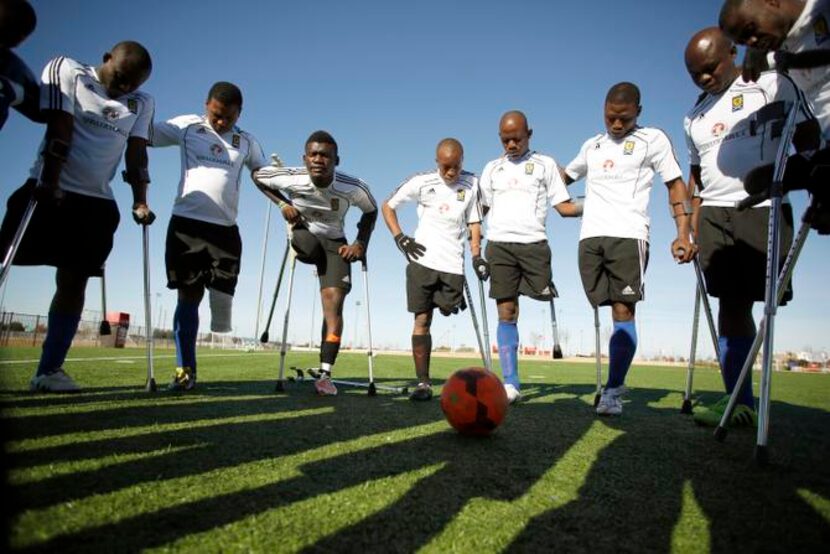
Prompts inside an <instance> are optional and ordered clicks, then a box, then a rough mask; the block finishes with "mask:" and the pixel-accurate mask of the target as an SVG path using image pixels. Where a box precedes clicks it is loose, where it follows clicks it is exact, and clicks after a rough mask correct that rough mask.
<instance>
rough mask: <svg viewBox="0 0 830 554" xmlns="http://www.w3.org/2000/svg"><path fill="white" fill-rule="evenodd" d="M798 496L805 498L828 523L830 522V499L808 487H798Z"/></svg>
mask: <svg viewBox="0 0 830 554" xmlns="http://www.w3.org/2000/svg"><path fill="white" fill-rule="evenodd" d="M798 496H800V497H801V498H803V499H804V501H805V502H807V504H809V505H810V506H811V507H812V508H813V509H814V510H815V511H816V512H818V514H819V515H820V516H821V517H823V518H824V520H825V521H826V522H827V523H830V499H827V498H824V497H823V496H821V495H820V494H818V493H816V492H813V491H809V490H807V489H798Z"/></svg>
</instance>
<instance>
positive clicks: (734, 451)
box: [0, 349, 830, 553]
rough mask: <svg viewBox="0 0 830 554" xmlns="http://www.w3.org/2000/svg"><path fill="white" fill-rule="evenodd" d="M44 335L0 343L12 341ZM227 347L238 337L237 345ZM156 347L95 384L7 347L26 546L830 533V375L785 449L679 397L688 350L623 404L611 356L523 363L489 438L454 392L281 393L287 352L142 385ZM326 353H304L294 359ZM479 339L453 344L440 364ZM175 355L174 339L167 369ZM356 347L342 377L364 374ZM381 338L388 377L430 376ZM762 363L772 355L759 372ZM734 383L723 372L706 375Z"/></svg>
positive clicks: (222, 548) (705, 544)
mask: <svg viewBox="0 0 830 554" xmlns="http://www.w3.org/2000/svg"><path fill="white" fill-rule="evenodd" d="M38 353H39V352H38V350H37V349H5V350H0V361H5V362H9V361H12V360H28V359H35V358H37V356H38ZM219 354H223V355H221V356H219ZM141 355H142V352H141V351H139V350H127V351H116V350H92V349H90V350H85V349H76V350H74V351H72V352H71V353H70V356H72V357H75V358H101V357H102V356H103V357H110V356H126V357H134V358H135V359H122V360H106V359H98V360H88V359H87V360H83V361H77V362H69V363H67V364H66V368H67V371H69V372H70V373H71V375H72V376H73V377H74V378H75V379H76V380H77V381H78V382H79V383H80V384H82V385H83V386H84V387H85V392H83V393H82V394H78V395H64V396H44V395H32V394H30V393H28V392H26V388H27V383H28V379H29V378H30V376H31V372H32V370H33V367H34V365H35V364H33V363H31V362H26V361H19V362H15V363H2V364H0V376H2V377H0V406H2V422H3V428H4V433H5V436H6V444H5V446H6V462H7V464H8V465H9V467H10V469H9V475H8V487H7V489H8V493H9V494H7V495H6V498H5V499H4V500H3V502H4V504H6V505H7V506H9V505H10V506H13V510H14V512H15V514H14V516H13V518H12V521H11V529H10V533H9V541H10V543H11V546H12V548H13V549H16V550H19V551H24V552H27V551H55V552H57V551H59V552H69V551H136V550H149V551H198V552H238V551H256V552H294V551H348V552H361V551H363V552H365V551H372V552H374V551H378V552H413V551H420V550H422V551H426V552H495V551H516V552H540V551H554V550H555V551H559V552H579V551H586V552H587V551H592V552H596V551H599V552H616V551H631V552H667V551H676V552H705V551H714V552H730V553H731V552H756V551H788V552H803V551H815V552H821V551H826V549H827V547H828V544H830V463H828V461H830V415H828V407H830V376H826V375H804V374H787V373H780V374H779V373H777V374H775V376H774V380H773V398H774V402H773V411H772V426H771V439H770V454H771V464H770V465H769V466H768V467H767V468H764V469H760V468H757V467H756V466H755V464H754V463H753V459H752V452H753V445H754V442H755V434H754V431H750V430H737V429H736V430H732V431H731V432H730V434H729V436H728V439H727V441H726V443H724V444H720V443H717V442H715V441H714V440H713V439H712V436H711V432H710V430H706V429H701V428H697V427H695V425H694V424H693V423H692V421H691V418H690V417H689V416H684V415H681V414H680V413H679V410H678V408H679V406H680V404H681V392H680V391H681V389H682V387H683V383H684V373H685V370H683V369H681V368H658V367H638V366H635V367H634V368H633V369H632V371H631V373H630V374H629V380H628V381H629V383H628V384H629V386H630V388H631V393H630V394H629V395H628V397H627V401H626V404H625V411H624V413H623V416H622V417H621V418H616V419H600V418H597V417H596V416H595V415H594V414H593V410H592V408H591V402H592V399H593V393H594V385H593V366H592V365H591V364H568V363H559V362H557V363H552V362H522V364H521V372H522V375H523V378H524V383H525V385H524V392H525V395H526V398H527V402H525V403H523V404H521V405H519V406H517V407H515V408H513V409H511V410H510V412H509V413H508V416H507V419H506V420H505V422H504V424H503V425H502V426H501V427H500V428H499V429H498V430H497V431H496V433H495V434H494V435H493V436H491V437H489V438H486V439H470V438H465V437H462V436H460V435H458V434H457V433H455V432H454V431H453V430H452V429H451V428H450V427H449V425H448V424H447V423H446V422H445V420H444V417H443V414H442V413H441V409H440V406H439V403H438V401H437V399H435V400H433V401H432V402H429V403H424V404H420V403H417V404H416V403H413V402H410V401H408V400H407V399H406V398H404V397H399V396H392V395H388V394H379V395H378V396H376V397H373V398H372V397H367V395H366V394H365V391H362V390H344V389H342V388H341V394H340V395H339V396H337V397H334V398H319V397H317V396H315V395H314V393H313V390H312V387H311V386H310V385H309V384H294V385H292V386H289V387H288V390H287V392H286V393H285V394H280V395H277V394H274V392H273V386H274V377H275V373H276V369H275V368H276V367H277V356H276V354H274V353H270V354H257V353H250V354H246V353H233V352H224V353H223V352H218V351H215V352H211V351H204V352H201V353H200V355H201V358H200V366H199V385H198V388H197V389H196V390H195V391H192V392H191V393H188V394H170V393H166V392H158V393H156V394H154V395H153V394H148V393H146V392H144V391H143V390H142V388H141V385H142V384H143V380H144V371H145V366H144V362H143V360H142V359H141ZM314 361H315V356H312V355H310V354H290V355H289V365H294V364H296V365H309V364H313V363H314ZM466 365H478V364H476V363H475V360H453V359H441V358H436V359H434V360H433V375H434V376H435V377H436V378H437V381H438V382H439V383H440V381H441V380H442V379H444V378H445V377H446V376H447V375H448V374H449V373H450V372H452V371H453V370H454V369H457V368H460V367H464V366H466ZM172 366H173V361H172V359H171V358H159V360H158V363H157V367H158V375H157V377H158V380H159V382H160V384H162V383H166V382H167V380H168V378H169V375H170V374H171V372H172ZM365 366H366V360H365V356H360V355H354V354H352V355H350V354H344V355H342V356H341V358H340V360H339V361H338V365H337V367H336V373H337V375H336V376H337V377H340V378H353V379H365ZM411 372H412V370H411V361H410V360H409V359H408V358H406V357H395V356H379V357H378V358H377V360H376V374H377V377H378V379H379V382H383V383H392V384H404V383H408V381H409V380H410V378H411ZM756 378H757V375H756ZM695 384H696V388H697V390H698V393H697V395H696V396H697V397H698V398H700V399H701V400H704V401H707V400H708V401H711V400H714V399H716V398H717V397H718V396H719V394H718V391H719V390H720V377H719V375H718V374H717V373H716V372H715V371H712V370H701V371H698V372H697V373H696V375H695Z"/></svg>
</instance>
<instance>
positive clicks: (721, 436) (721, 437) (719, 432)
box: [715, 425, 728, 442]
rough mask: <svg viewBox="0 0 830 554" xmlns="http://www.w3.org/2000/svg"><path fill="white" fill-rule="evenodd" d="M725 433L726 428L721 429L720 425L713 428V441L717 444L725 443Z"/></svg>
mask: <svg viewBox="0 0 830 554" xmlns="http://www.w3.org/2000/svg"><path fill="white" fill-rule="evenodd" d="M727 432H728V431H727V429H726V427H721V426H720V425H718V426H717V427H715V440H716V441H718V442H723V441H725V440H726V434H727Z"/></svg>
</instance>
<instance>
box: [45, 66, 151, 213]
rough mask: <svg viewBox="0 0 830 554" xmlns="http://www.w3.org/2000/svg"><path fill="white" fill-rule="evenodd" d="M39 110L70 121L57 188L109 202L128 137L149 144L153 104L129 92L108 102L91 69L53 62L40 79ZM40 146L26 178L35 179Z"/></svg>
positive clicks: (137, 94)
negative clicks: (59, 113) (57, 113)
mask: <svg viewBox="0 0 830 554" xmlns="http://www.w3.org/2000/svg"><path fill="white" fill-rule="evenodd" d="M41 81H42V82H43V85H42V86H41V89H40V107H41V109H43V110H61V111H64V112H67V113H69V114H72V116H73V117H74V119H75V126H74V131H73V133H72V144H71V147H70V148H69V155H68V156H67V158H66V162H64V164H63V168H62V169H61V173H60V181H59V185H60V188H61V189H63V190H67V191H71V192H76V193H78V194H84V195H86V196H94V197H97V198H113V195H112V189H111V188H110V181H111V180H112V178H113V177H114V176H115V172H116V170H117V169H118V164H119V163H120V161H121V155H122V154H123V153H124V148H125V147H126V145H127V140H128V139H129V138H130V137H139V138H143V139H146V140H150V138H151V136H152V123H153V98H152V96H150V95H149V94H146V93H143V92H138V91H136V92H131V93H130V94H125V95H124V96H120V97H118V98H110V97H109V96H107V91H106V89H105V87H104V85H102V84H101V81H99V80H98V74H97V73H96V72H95V68H94V67H92V66H88V65H83V64H81V63H78V62H76V61H75V60H72V59H70V58H65V57H60V58H55V59H53V60H52V61H50V62H49V63H48V64H46V67H45V68H44V70H43V75H42V77H41ZM44 146H45V143H41V145H40V148H38V153H39V154H38V157H37V159H36V160H35V164H34V166H33V167H32V169H31V171H30V173H29V175H30V177H31V178H32V179H40V173H41V171H42V170H43V156H42V155H40V152H42V151H43V149H44Z"/></svg>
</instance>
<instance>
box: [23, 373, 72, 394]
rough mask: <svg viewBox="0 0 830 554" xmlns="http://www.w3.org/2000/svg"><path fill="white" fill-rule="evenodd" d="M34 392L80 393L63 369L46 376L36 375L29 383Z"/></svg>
mask: <svg viewBox="0 0 830 554" xmlns="http://www.w3.org/2000/svg"><path fill="white" fill-rule="evenodd" d="M29 389H31V390H32V391H33V392H79V391H80V390H81V387H79V386H78V385H77V384H76V383H75V381H73V380H72V377H70V376H69V375H67V374H66V372H65V371H64V370H63V369H58V370H56V371H53V372H52V373H47V374H45V375H35V376H34V377H32V380H31V381H30V382H29Z"/></svg>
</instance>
